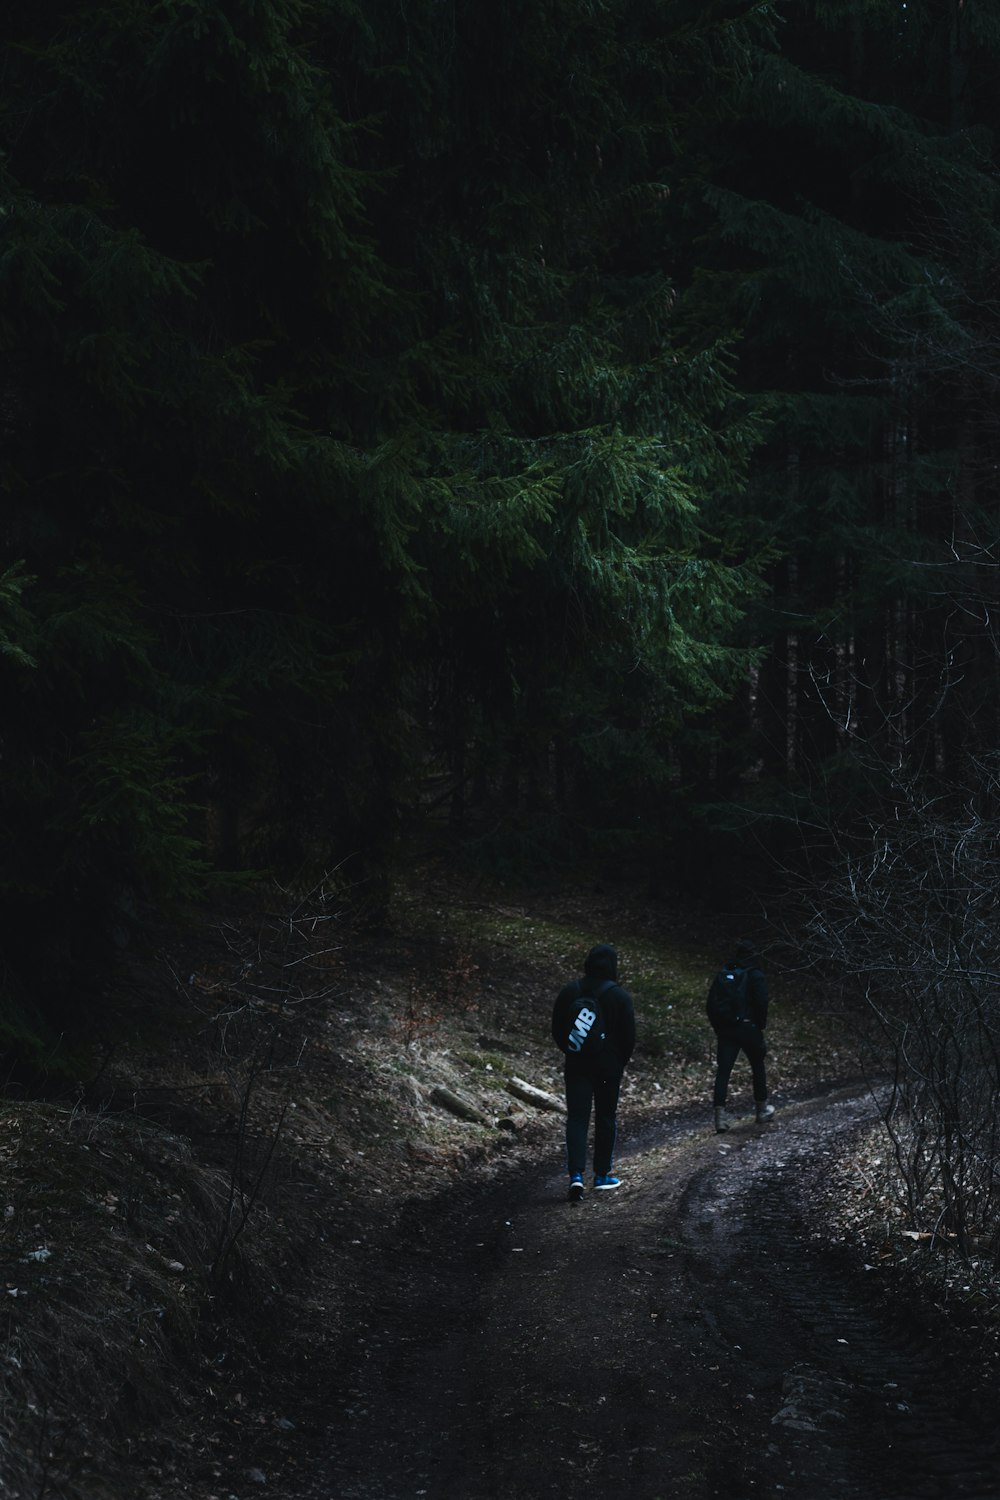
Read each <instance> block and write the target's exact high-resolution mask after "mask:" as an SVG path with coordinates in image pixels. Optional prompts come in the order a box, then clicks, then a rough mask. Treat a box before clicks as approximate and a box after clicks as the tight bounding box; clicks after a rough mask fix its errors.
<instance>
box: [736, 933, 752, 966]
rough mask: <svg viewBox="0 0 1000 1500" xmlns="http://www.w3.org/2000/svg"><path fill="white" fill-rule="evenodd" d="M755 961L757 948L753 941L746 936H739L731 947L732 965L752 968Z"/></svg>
mask: <svg viewBox="0 0 1000 1500" xmlns="http://www.w3.org/2000/svg"><path fill="white" fill-rule="evenodd" d="M756 963H757V950H756V948H755V947H754V945H753V943H751V942H749V941H748V940H747V939H746V938H740V940H739V942H738V943H736V944H735V946H734V947H733V967H734V968H736V969H752V968H753V967H754V965H755V964H756Z"/></svg>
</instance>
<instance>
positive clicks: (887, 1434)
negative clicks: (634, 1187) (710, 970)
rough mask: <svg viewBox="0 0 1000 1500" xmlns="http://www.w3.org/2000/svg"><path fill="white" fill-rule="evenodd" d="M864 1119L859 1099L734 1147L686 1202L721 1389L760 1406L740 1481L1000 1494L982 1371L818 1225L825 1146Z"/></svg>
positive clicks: (907, 1494)
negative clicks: (832, 1245) (884, 1292)
mask: <svg viewBox="0 0 1000 1500" xmlns="http://www.w3.org/2000/svg"><path fill="white" fill-rule="evenodd" d="M858 1118H859V1106H858V1103H857V1102H856V1101H851V1100H843V1101H841V1102H840V1103H839V1104H835V1105H832V1106H831V1107H830V1108H829V1109H828V1110H825V1111H822V1112H819V1113H816V1112H812V1111H809V1110H807V1111H804V1112H803V1113H802V1114H801V1115H796V1114H795V1113H794V1112H793V1113H791V1114H789V1115H786V1116H785V1117H784V1118H783V1120H782V1121H781V1122H780V1124H779V1125H778V1126H776V1127H775V1128H774V1131H773V1133H770V1132H769V1133H768V1135H767V1138H766V1140H763V1141H758V1142H756V1143H755V1146H754V1148H753V1149H751V1150H748V1149H746V1147H742V1149H741V1146H740V1144H739V1143H734V1145H735V1148H736V1152H737V1160H736V1161H734V1162H732V1163H729V1162H727V1163H725V1164H723V1165H722V1166H720V1167H716V1168H714V1169H711V1170H709V1171H707V1172H704V1173H702V1174H700V1175H699V1177H698V1178H697V1179H695V1180H694V1181H693V1182H692V1184H691V1186H690V1187H689V1189H688V1191H687V1192H686V1194H685V1196H684V1200H683V1202H682V1205H681V1210H680V1216H679V1229H680V1232H681V1234H682V1235H683V1236H684V1238H685V1240H686V1243H687V1244H688V1245H689V1247H690V1249H689V1256H688V1271H689V1275H690V1277H691V1283H692V1288H693V1295H694V1296H695V1298H696V1299H697V1300H698V1302H699V1305H700V1307H701V1309H702V1313H703V1316H704V1318H705V1321H706V1326H707V1327H708V1328H709V1330H710V1333H711V1337H712V1339H713V1342H714V1344H715V1346H716V1349H717V1352H718V1363H719V1380H720V1386H722V1387H724V1388H726V1389H727V1390H728V1391H729V1392H730V1393H731V1392H732V1391H733V1390H734V1389H739V1390H740V1391H741V1399H742V1403H743V1406H744V1409H746V1408H747V1407H752V1409H753V1410H754V1411H755V1412H756V1413H757V1419H756V1421H755V1422H750V1423H749V1424H748V1430H747V1439H748V1442H747V1452H748V1454H750V1455H752V1458H751V1460H750V1461H749V1462H748V1463H747V1464H746V1465H745V1467H744V1469H743V1472H742V1474H741V1482H742V1485H743V1486H744V1487H745V1489H746V1490H747V1493H755V1494H758V1495H761V1494H766V1495H771V1494H773V1495H776V1496H777V1495H780V1496H782V1497H783V1500H799V1497H801V1500H806V1497H809V1500H816V1497H817V1496H822V1497H831V1500H832V1497H836V1496H849V1497H851V1500H939V1497H942V1500H943V1497H945V1496H955V1495H962V1496H968V1497H975V1500H997V1497H998V1496H1000V1449H998V1445H997V1441H996V1437H995V1431H994V1430H986V1431H984V1429H983V1427H982V1425H981V1424H979V1423H977V1422H976V1421H975V1419H974V1417H973V1416H972V1412H973V1411H974V1410H975V1409H976V1407H975V1403H974V1402H973V1403H971V1404H970V1399H969V1398H970V1396H971V1395H972V1394H973V1391H974V1372H972V1371H969V1370H967V1369H964V1368H962V1366H961V1362H960V1358H959V1357H958V1356H956V1354H955V1352H954V1350H953V1349H952V1348H949V1345H948V1343H947V1341H946V1339H945V1338H944V1337H943V1336H942V1332H943V1331H942V1330H940V1329H939V1330H936V1332H934V1333H932V1332H931V1331H930V1330H929V1325H928V1323H927V1322H926V1321H923V1320H921V1319H919V1318H918V1317H917V1315H916V1313H914V1315H913V1316H912V1317H909V1316H907V1314H906V1311H905V1309H901V1308H900V1306H899V1305H898V1303H897V1304H895V1305H893V1306H889V1305H888V1304H885V1303H882V1302H881V1300H880V1299H879V1298H878V1296H877V1293H876V1291H875V1289H874V1288H872V1287H871V1286H870V1285H869V1284H866V1283H865V1282H864V1281H863V1280H862V1276H863V1273H860V1272H859V1271H858V1270H857V1269H856V1268H854V1267H853V1266H851V1265H849V1264H848V1263H847V1262H846V1260H845V1259H844V1257H843V1256H842V1255H838V1254H836V1253H834V1252H832V1251H831V1250H830V1249H828V1248H827V1247H826V1246H825V1245H824V1243H823V1241H822V1238H821V1237H820V1236H819V1235H818V1234H817V1232H816V1230H814V1229H813V1227H812V1224H811V1216H810V1201H811V1196H812V1193H814V1192H815V1188H816V1185H817V1183H818V1180H819V1176H820V1174H821V1173H822V1163H823V1160H824V1152H825V1149H826V1147H827V1146H828V1144H829V1142H830V1141H831V1139H832V1138H833V1137H834V1136H836V1135H837V1134H839V1133H841V1132H843V1131H845V1130H847V1131H849V1130H852V1129H854V1128H855V1125H856V1124H857V1122H858ZM733 1168H735V1170H733ZM811 1190H812V1192H811Z"/></svg>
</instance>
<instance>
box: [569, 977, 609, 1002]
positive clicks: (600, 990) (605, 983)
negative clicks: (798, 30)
mask: <svg viewBox="0 0 1000 1500" xmlns="http://www.w3.org/2000/svg"><path fill="white" fill-rule="evenodd" d="M585 983H586V976H584V978H583V979H579V980H577V984H578V985H579V987H580V999H581V1000H582V999H583V997H584V995H586V996H587V998H588V999H589V1000H600V998H601V996H602V995H603V994H604V992H605V990H613V989H614V988H615V987H616V986H617V984H618V981H617V979H602V980H601V982H600V984H599V985H598V986H597V989H596V990H594V992H593V994H591V992H590V990H585V989H584V987H583V986H584V984H585Z"/></svg>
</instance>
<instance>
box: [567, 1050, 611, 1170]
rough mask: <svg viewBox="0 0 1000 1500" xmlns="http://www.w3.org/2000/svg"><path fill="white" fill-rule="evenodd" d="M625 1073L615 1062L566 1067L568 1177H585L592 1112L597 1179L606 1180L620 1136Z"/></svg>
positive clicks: (570, 1064) (568, 1064)
mask: <svg viewBox="0 0 1000 1500" xmlns="http://www.w3.org/2000/svg"><path fill="white" fill-rule="evenodd" d="M621 1084H622V1069H621V1067H620V1065H619V1063H618V1060H617V1058H616V1059H615V1061H614V1062H613V1063H612V1062H608V1063H605V1064H603V1065H602V1064H600V1063H592V1064H591V1065H590V1066H589V1067H583V1066H581V1065H580V1063H570V1062H567V1064H566V1163H567V1166H568V1167H569V1175H570V1176H571V1177H573V1176H575V1175H576V1173H577V1172H579V1173H580V1175H581V1176H582V1175H583V1173H584V1171H585V1169H586V1166H587V1133H588V1131H589V1129H590V1111H591V1109H593V1111H594V1176H595V1177H606V1176H607V1175H608V1173H609V1172H610V1171H611V1158H612V1155H613V1153H614V1149H615V1135H616V1133H617V1115H618V1094H619V1092H620V1090H621Z"/></svg>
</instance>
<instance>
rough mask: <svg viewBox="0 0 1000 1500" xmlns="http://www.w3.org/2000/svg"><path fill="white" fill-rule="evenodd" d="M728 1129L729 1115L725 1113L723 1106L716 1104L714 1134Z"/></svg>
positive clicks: (719, 1133) (720, 1133)
mask: <svg viewBox="0 0 1000 1500" xmlns="http://www.w3.org/2000/svg"><path fill="white" fill-rule="evenodd" d="M728 1129H729V1116H728V1115H727V1114H726V1111H725V1107H724V1106H722V1105H718V1104H717V1105H716V1107H715V1133H716V1135H722V1134H723V1132H724V1131H726V1130H728Z"/></svg>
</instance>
